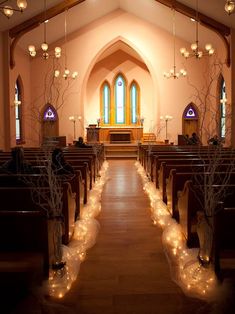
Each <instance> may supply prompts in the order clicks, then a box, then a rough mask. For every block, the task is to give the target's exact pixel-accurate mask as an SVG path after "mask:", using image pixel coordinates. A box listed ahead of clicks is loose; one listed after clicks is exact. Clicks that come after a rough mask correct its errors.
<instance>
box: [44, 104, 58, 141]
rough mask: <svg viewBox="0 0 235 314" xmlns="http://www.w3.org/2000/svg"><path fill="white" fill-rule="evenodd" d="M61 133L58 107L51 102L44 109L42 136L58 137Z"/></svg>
mask: <svg viewBox="0 0 235 314" xmlns="http://www.w3.org/2000/svg"><path fill="white" fill-rule="evenodd" d="M58 135H59V121H58V114H57V112H56V109H55V108H54V107H53V106H52V105H51V104H49V103H47V104H46V105H45V106H44V109H43V111H42V138H43V139H45V138H48V137H56V136H58Z"/></svg>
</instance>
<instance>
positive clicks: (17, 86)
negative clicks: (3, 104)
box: [14, 79, 22, 144]
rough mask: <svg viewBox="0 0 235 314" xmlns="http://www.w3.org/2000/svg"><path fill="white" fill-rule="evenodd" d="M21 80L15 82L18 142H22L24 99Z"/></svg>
mask: <svg viewBox="0 0 235 314" xmlns="http://www.w3.org/2000/svg"><path fill="white" fill-rule="evenodd" d="M21 95H22V94H21V88H20V83H19V80H18V79H17V80H16V83H15V101H14V104H15V129H16V144H19V143H21V142H22V99H21Z"/></svg>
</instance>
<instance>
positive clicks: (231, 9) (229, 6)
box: [224, 1, 235, 15]
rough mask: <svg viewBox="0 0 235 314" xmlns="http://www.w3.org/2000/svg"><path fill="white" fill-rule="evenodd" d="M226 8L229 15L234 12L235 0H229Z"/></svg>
mask: <svg viewBox="0 0 235 314" xmlns="http://www.w3.org/2000/svg"><path fill="white" fill-rule="evenodd" d="M224 9H225V11H226V12H227V13H228V15H230V14H232V13H233V12H234V11H235V1H227V2H226V3H225V6H224Z"/></svg>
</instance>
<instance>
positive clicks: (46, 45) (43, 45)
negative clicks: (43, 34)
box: [41, 43, 48, 51]
mask: <svg viewBox="0 0 235 314" xmlns="http://www.w3.org/2000/svg"><path fill="white" fill-rule="evenodd" d="M41 48H42V50H43V51H47V50H48V44H47V43H43V44H42V45H41Z"/></svg>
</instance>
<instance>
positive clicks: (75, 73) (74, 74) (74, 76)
mask: <svg viewBox="0 0 235 314" xmlns="http://www.w3.org/2000/svg"><path fill="white" fill-rule="evenodd" d="M77 76H78V72H77V71H75V72H73V74H72V78H73V79H75V78H76V77H77Z"/></svg>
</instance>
